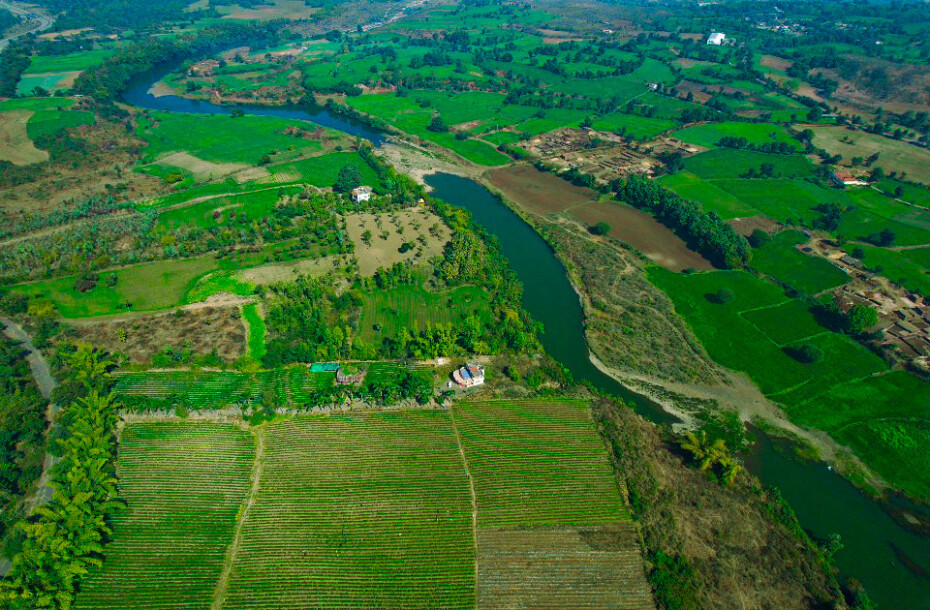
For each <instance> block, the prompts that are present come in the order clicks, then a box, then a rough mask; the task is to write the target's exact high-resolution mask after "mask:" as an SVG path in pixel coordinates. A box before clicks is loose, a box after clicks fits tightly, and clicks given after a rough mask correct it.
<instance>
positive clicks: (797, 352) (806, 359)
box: [785, 343, 823, 364]
mask: <svg viewBox="0 0 930 610" xmlns="http://www.w3.org/2000/svg"><path fill="white" fill-rule="evenodd" d="M785 353H787V354H788V355H789V356H791V357H792V358H794V359H795V360H797V361H798V362H801V363H803V364H813V363H815V362H820V361H821V360H823V350H822V349H820V348H819V347H817V346H816V345H811V344H810V343H805V344H803V345H799V346H793V347H786V348H785Z"/></svg>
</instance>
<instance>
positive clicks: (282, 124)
mask: <svg viewBox="0 0 930 610" xmlns="http://www.w3.org/2000/svg"><path fill="white" fill-rule="evenodd" d="M152 117H153V119H154V121H141V122H140V126H139V129H138V135H139V136H140V137H141V138H142V139H144V140H145V141H146V142H148V146H147V147H146V149H145V158H146V160H147V161H153V160H154V159H156V158H157V157H158V156H160V155H162V154H164V153H167V152H174V151H183V152H187V153H190V154H191V155H193V156H195V157H197V158H198V159H202V160H204V161H210V162H213V163H245V164H249V165H255V164H257V163H258V162H259V160H260V159H261V158H262V156H263V155H266V154H270V153H272V152H274V151H278V152H279V153H280V154H279V155H276V156H275V158H274V161H281V160H286V157H295V156H297V155H300V154H312V153H316V152H319V151H320V150H322V146H321V144H320V142H318V141H314V140H307V139H304V138H297V137H293V136H288V135H285V134H284V133H283V132H284V130H285V129H286V128H287V127H291V126H296V127H299V128H301V129H309V130H313V129H315V128H316V126H314V125H312V124H310V123H306V122H303V121H290V120H285V119H279V118H276V117H265V116H253V115H246V116H243V117H239V118H232V117H230V116H227V115H193V114H174V113H166V112H153V113H152ZM292 146H293V147H294V150H293V151H291V150H290V148H291V147H292ZM282 157H284V159H282ZM328 186H329V185H328Z"/></svg>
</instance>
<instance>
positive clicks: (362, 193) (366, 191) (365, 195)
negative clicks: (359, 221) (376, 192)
mask: <svg viewBox="0 0 930 610" xmlns="http://www.w3.org/2000/svg"><path fill="white" fill-rule="evenodd" d="M369 199H371V187H370V186H360V187H358V188H356V189H352V201H354V202H355V203H362V202H363V201H368V200H369Z"/></svg>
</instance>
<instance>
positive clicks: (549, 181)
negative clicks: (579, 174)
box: [486, 165, 597, 214]
mask: <svg viewBox="0 0 930 610" xmlns="http://www.w3.org/2000/svg"><path fill="white" fill-rule="evenodd" d="M486 175H487V178H488V181H489V182H490V183H491V184H492V185H494V186H495V187H496V188H497V189H499V190H500V191H501V193H503V194H504V196H505V197H507V199H510V200H512V201H516V202H517V203H519V204H520V205H521V206H523V207H525V208H527V209H528V210H530V211H531V212H535V213H536V214H550V213H553V212H561V211H563V210H567V209H568V208H572V207H575V206H578V205H584V204H586V203H591V202H592V201H596V200H597V193H595V192H594V191H592V190H591V189H586V188H582V187H579V186H575V185H574V184H571V183H570V182H567V181H565V180H562V179H561V178H559V177H558V176H554V175H552V174H548V173H546V172H541V171H539V170H538V169H536V168H535V167H533V166H531V165H515V166H513V167H505V168H500V169H495V170H491V171H489V172H488V173H487V174H486Z"/></svg>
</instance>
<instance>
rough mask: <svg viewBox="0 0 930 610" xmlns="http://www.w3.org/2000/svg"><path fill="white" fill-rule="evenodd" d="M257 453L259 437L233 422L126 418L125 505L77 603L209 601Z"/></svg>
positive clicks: (169, 605) (168, 605)
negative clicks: (101, 563) (133, 421)
mask: <svg viewBox="0 0 930 610" xmlns="http://www.w3.org/2000/svg"><path fill="white" fill-rule="evenodd" d="M252 461H253V449H252V439H251V438H250V437H249V435H248V433H246V432H245V431H243V430H242V429H240V428H238V427H237V426H234V425H231V424H214V423H202V422H201V423H198V424H197V425H190V424H186V423H167V422H159V423H144V424H129V425H127V426H126V428H125V429H124V430H123V434H122V440H121V445H120V460H119V477H120V494H121V496H122V498H123V499H124V500H125V501H126V508H125V509H124V510H122V511H121V512H120V513H119V514H118V516H117V517H116V519H115V520H114V523H113V531H114V541H113V542H112V543H110V544H109V545H108V546H107V551H106V557H107V559H106V562H105V563H104V566H103V568H102V569H101V570H98V571H95V572H93V573H92V574H91V575H89V576H88V577H87V578H85V579H84V580H83V581H82V583H81V589H82V593H81V595H80V596H79V597H78V603H77V607H78V608H82V609H90V608H101V609H104V608H106V609H109V608H150V609H155V608H164V609H166V610H168V609H176V608H209V607H210V602H211V600H212V598H213V591H214V588H215V586H216V580H217V578H218V577H219V575H220V572H221V570H222V567H223V559H224V557H225V555H226V549H227V547H228V546H229V543H230V542H231V541H232V538H233V530H234V528H235V524H236V511H238V510H239V506H240V505H241V503H242V501H243V500H244V498H245V496H246V492H247V491H248V486H249V471H250V470H251V468H252Z"/></svg>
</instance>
